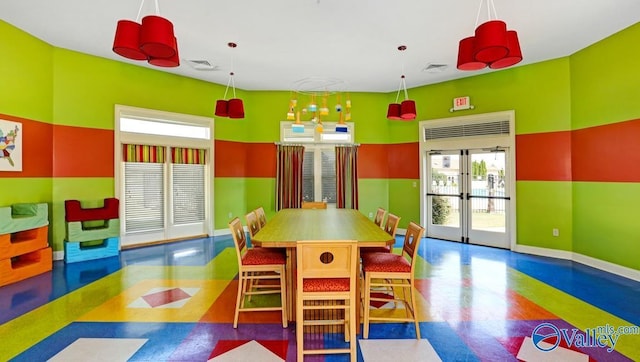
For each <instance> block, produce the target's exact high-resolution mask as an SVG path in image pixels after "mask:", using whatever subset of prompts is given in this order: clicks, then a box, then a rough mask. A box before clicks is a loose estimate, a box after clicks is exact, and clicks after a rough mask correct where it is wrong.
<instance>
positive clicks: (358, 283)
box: [356, 248, 367, 334]
mask: <svg viewBox="0 0 640 362" xmlns="http://www.w3.org/2000/svg"><path fill="white" fill-rule="evenodd" d="M357 249H358V259H357V260H358V267H357V268H358V270H357V272H356V274H357V275H356V278H357V280H356V334H358V333H360V317H361V316H360V308H362V300H361V299H360V296H361V294H360V293H361V292H360V291H361V290H362V285H361V280H360V267H361V265H360V248H357ZM365 307H367V306H365Z"/></svg>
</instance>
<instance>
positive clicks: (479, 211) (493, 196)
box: [470, 152, 508, 232]
mask: <svg viewBox="0 0 640 362" xmlns="http://www.w3.org/2000/svg"><path fill="white" fill-rule="evenodd" d="M470 156H471V160H470V161H471V176H472V179H471V190H470V194H471V196H480V197H478V198H474V197H472V198H471V228H472V229H474V230H485V231H495V232H505V231H506V212H505V211H506V202H508V201H507V200H505V199H503V197H505V196H508V195H507V194H506V191H505V190H506V189H505V181H506V180H505V169H506V168H505V165H506V159H505V153H504V152H484V153H472V154H471V155H470Z"/></svg>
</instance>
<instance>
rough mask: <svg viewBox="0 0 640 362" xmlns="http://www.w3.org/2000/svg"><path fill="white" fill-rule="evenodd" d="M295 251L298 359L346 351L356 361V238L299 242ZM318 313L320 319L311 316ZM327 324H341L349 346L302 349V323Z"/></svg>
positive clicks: (306, 324) (303, 328)
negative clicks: (311, 355)
mask: <svg viewBox="0 0 640 362" xmlns="http://www.w3.org/2000/svg"><path fill="white" fill-rule="evenodd" d="M296 254H297V284H296V285H297V289H296V342H297V351H298V352H297V360H298V361H299V362H302V361H303V359H304V355H306V354H340V353H349V354H350V358H351V361H356V358H357V353H356V345H357V343H358V342H357V340H356V323H358V322H357V321H356V307H357V299H356V283H357V280H356V270H357V267H358V246H357V241H355V240H303V241H298V242H297V244H296ZM336 311H338V312H336ZM318 314H320V315H319V317H320V318H321V320H319V319H312V317H314V316H318ZM305 318H307V319H305ZM326 325H333V326H344V338H345V342H348V343H349V348H333V349H305V348H304V330H305V326H306V327H307V329H308V328H309V327H308V326H326Z"/></svg>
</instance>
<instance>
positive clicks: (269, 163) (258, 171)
mask: <svg viewBox="0 0 640 362" xmlns="http://www.w3.org/2000/svg"><path fill="white" fill-rule="evenodd" d="M276 150H277V149H276V145H275V144H274V143H248V144H247V155H246V165H247V169H246V170H245V174H246V175H247V177H274V178H275V177H276V165H277V161H276V160H277V157H276Z"/></svg>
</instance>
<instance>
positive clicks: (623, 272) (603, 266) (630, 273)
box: [573, 253, 640, 282]
mask: <svg viewBox="0 0 640 362" xmlns="http://www.w3.org/2000/svg"><path fill="white" fill-rule="evenodd" d="M573 260H574V261H576V262H578V263H580V264H584V265H588V266H590V267H593V268H596V269H600V270H604V271H606V272H609V273H613V274H617V275H620V276H623V277H625V278H629V279H631V280H635V281H637V282H640V270H636V269H631V268H627V267H626V266H622V265H618V264H614V263H610V262H608V261H604V260H600V259H596V258H592V257H590V256H586V255H582V254H578V253H573Z"/></svg>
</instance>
